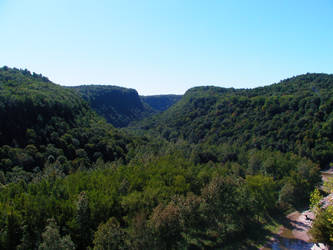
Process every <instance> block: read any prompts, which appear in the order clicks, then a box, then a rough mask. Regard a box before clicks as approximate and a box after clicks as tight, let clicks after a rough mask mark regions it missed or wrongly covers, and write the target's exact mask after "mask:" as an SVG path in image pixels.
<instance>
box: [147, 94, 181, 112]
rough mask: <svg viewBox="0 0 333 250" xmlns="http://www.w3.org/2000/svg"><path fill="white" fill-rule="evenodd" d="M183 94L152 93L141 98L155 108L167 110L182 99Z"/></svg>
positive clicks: (160, 110)
mask: <svg viewBox="0 0 333 250" xmlns="http://www.w3.org/2000/svg"><path fill="white" fill-rule="evenodd" d="M181 97H182V96H181V95H151V96H141V100H142V101H143V102H145V103H147V104H148V105H149V106H150V107H152V108H153V109H154V110H157V111H159V112H162V111H165V110H167V109H168V108H170V107H171V106H172V105H174V104H175V103H176V102H178V101H179V100H180V98H181Z"/></svg>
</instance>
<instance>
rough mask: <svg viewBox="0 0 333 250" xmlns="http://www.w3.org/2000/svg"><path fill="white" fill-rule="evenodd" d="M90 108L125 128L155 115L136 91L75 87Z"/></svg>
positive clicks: (118, 88) (87, 86) (99, 86)
mask: <svg viewBox="0 0 333 250" xmlns="http://www.w3.org/2000/svg"><path fill="white" fill-rule="evenodd" d="M73 89H75V90H77V91H78V92H79V93H80V95H81V96H82V97H83V98H84V99H85V100H87V101H88V103H89V104H90V106H91V107H92V108H93V109H94V110H95V111H96V112H97V113H98V114H99V115H101V116H103V117H104V118H105V119H106V120H107V121H108V122H109V123H111V124H112V125H113V126H115V127H125V126H127V125H128V124H129V123H130V122H132V121H136V120H139V119H142V118H143V117H146V116H149V115H151V114H152V113H153V110H152V109H151V108H150V107H149V106H147V105H145V104H144V103H143V102H142V101H141V99H140V97H139V95H138V93H137V91H136V90H134V89H127V88H122V87H117V86H110V85H83V86H78V87H73Z"/></svg>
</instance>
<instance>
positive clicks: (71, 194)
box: [0, 67, 333, 249]
mask: <svg viewBox="0 0 333 250" xmlns="http://www.w3.org/2000/svg"><path fill="white" fill-rule="evenodd" d="M332 83H333V76H331V75H324V74H307V75H302V76H298V77H294V78H291V79H288V80H285V81H282V82H280V83H278V84H273V85H271V86H267V87H262V88H256V89H251V90H246V89H241V90H236V89H224V88H217V87H198V88H193V89H190V90H189V91H188V92H187V93H186V94H185V95H184V96H183V97H182V98H181V99H180V100H179V101H178V102H177V99H178V97H177V98H175V99H173V101H172V104H174V103H175V104H174V105H170V108H169V109H167V110H166V111H164V112H162V113H159V114H156V115H154V116H151V114H152V113H150V114H149V115H150V117H146V118H144V119H142V120H141V121H139V122H137V123H135V124H134V125H132V126H130V127H128V128H125V129H118V128H115V127H114V126H112V125H111V124H108V123H107V122H106V120H108V119H106V120H105V119H103V118H102V117H100V116H99V114H100V115H103V116H104V117H105V115H107V116H109V117H110V119H111V120H108V121H109V122H110V121H113V120H114V121H115V122H117V119H118V118H119V119H120V121H119V123H115V124H116V125H117V126H126V125H127V124H129V120H128V119H127V118H128V117H130V116H119V115H118V114H116V113H118V112H119V110H122V111H124V112H121V113H122V114H124V113H126V112H127V111H128V110H129V112H132V111H133V110H134V109H132V108H131V107H138V106H140V104H139V103H141V104H142V102H139V101H140V97H138V95H137V93H136V91H134V90H126V89H121V88H119V89H118V88H115V87H105V90H102V89H103V88H104V87H103V86H96V88H95V87H93V86H87V87H82V86H81V87H80V88H81V89H80V90H79V92H78V89H73V88H65V87H61V86H59V85H56V84H54V83H52V82H50V81H49V80H48V79H47V78H46V77H44V76H42V75H38V74H35V73H30V72H29V71H28V70H18V69H11V68H8V67H3V68H1V69H0V121H1V124H0V249H221V248H223V249H251V248H258V246H261V245H262V244H264V243H265V241H266V240H267V239H268V238H269V237H270V231H269V230H268V229H267V225H269V224H270V223H272V220H273V219H274V218H276V217H278V216H280V215H281V214H283V213H284V212H285V211H289V210H290V209H292V208H295V207H298V206H304V205H306V204H307V203H308V201H309V197H310V193H311V192H312V191H313V190H314V189H315V188H316V187H318V186H319V185H321V177H320V172H319V170H320V168H324V167H326V166H328V165H329V163H330V159H332V132H333V131H332V129H333V122H332V121H333V117H332V114H331V111H332V107H333V99H332V96H333V95H332V87H331V86H333V85H332ZM111 90H112V91H111ZM104 91H105V93H107V94H110V93H111V92H114V91H118V92H119V93H120V94H119V93H118V95H117V96H120V95H122V94H121V93H123V95H124V96H125V97H126V98H129V99H126V98H125V97H124V99H125V100H126V105H124V106H123V105H122V104H123V101H124V99H122V100H120V99H117V98H111V97H110V96H109V97H102V98H100V97H101V96H103V92H104ZM109 91H111V92H109ZM98 96H99V98H97V97H98ZM130 96H132V97H130ZM103 98H105V99H103ZM138 98H139V99H138ZM97 99H99V100H98V101H97V102H101V103H99V104H98V107H99V108H100V109H99V108H96V106H94V104H93V103H94V101H95V100H97ZM103 100H104V101H103ZM127 100H128V102H127ZM103 102H105V103H106V104H105V105H106V106H103V105H104V104H103ZM111 102H115V103H114V104H112V105H109V104H110V103H111ZM118 102H119V103H118ZM163 103H164V101H161V102H160V104H161V106H159V107H162V106H163V105H166V104H165V103H164V104H163ZM162 104H163V105H162ZM170 104H171V102H170ZM113 105H115V106H116V105H119V106H118V107H119V109H117V110H116V111H114V110H112V109H109V107H110V106H113ZM131 105H133V106H131ZM145 105H147V106H145ZM168 105H169V104H167V106H168ZM94 107H95V110H94ZM141 107H142V110H148V111H149V110H153V108H152V107H150V108H149V106H148V104H142V106H141ZM146 107H148V108H147V109H146ZM164 107H165V106H164ZM98 109H99V110H100V111H101V112H102V113H100V112H99V111H98ZM154 109H155V110H156V109H157V110H158V108H154ZM126 110H127V111H126ZM103 112H105V113H104V114H103ZM109 112H110V113H109ZM112 112H116V113H112ZM134 112H135V111H134ZM137 112H139V111H137ZM143 112H146V111H143ZM153 112H154V111H153ZM143 117H145V116H142V117H141V118H143ZM141 118H139V117H136V118H135V119H141ZM131 119H132V118H131Z"/></svg>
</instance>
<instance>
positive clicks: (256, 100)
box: [135, 74, 333, 168]
mask: <svg viewBox="0 0 333 250" xmlns="http://www.w3.org/2000/svg"><path fill="white" fill-rule="evenodd" d="M332 109H333V76H332V75H326V74H306V75H301V76H297V77H293V78H290V79H287V80H284V81H281V82H280V83H278V84H273V85H271V86H267V87H260V88H255V89H225V88H218V87H197V88H193V89H190V90H188V91H187V92H186V94H185V95H184V97H183V98H182V99H181V100H180V101H179V102H178V103H177V104H175V105H174V106H172V107H171V108H170V109H169V110H167V111H166V112H164V113H162V114H161V115H159V116H156V117H154V118H153V119H146V120H144V121H142V122H141V123H140V124H139V125H137V126H136V127H135V129H136V130H138V129H139V130H140V129H141V130H149V131H150V133H157V134H159V135H161V136H162V137H163V138H166V139H167V140H169V141H177V140H179V138H182V139H184V140H186V141H188V142H189V143H194V144H204V145H207V147H210V146H214V147H215V146H217V147H219V145H223V144H232V145H238V146H245V147H246V149H259V150H260V149H269V150H278V151H281V152H284V153H286V152H293V153H295V154H297V155H300V156H303V157H306V158H309V159H311V160H312V161H314V162H316V163H319V164H320V166H321V167H322V168H325V167H327V166H328V165H329V163H330V161H331V159H332V158H333V143H332V140H333V113H332ZM214 158H216V157H214V156H212V158H211V160H214Z"/></svg>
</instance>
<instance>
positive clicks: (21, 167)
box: [0, 67, 133, 182]
mask: <svg viewBox="0 0 333 250" xmlns="http://www.w3.org/2000/svg"><path fill="white" fill-rule="evenodd" d="M132 142H133V141H132V139H131V138H130V137H129V136H125V135H124V134H122V133H120V132H119V131H118V130H116V129H115V128H113V127H112V126H111V125H109V124H107V123H106V122H104V121H103V120H102V119H101V118H100V117H99V116H97V115H96V113H95V112H93V111H92V110H91V108H90V107H89V105H88V103H87V102H86V101H84V100H83V99H82V98H81V97H80V96H79V95H78V94H77V93H76V92H75V91H74V90H72V89H69V88H65V87H61V86H59V85H56V84H54V83H52V82H51V81H49V80H48V79H47V78H46V77H44V76H42V75H39V74H35V73H30V72H29V71H28V70H19V69H15V68H14V69H12V68H8V67H3V68H0V172H4V173H5V176H6V177H5V178H6V179H7V181H8V182H12V181H15V180H17V179H22V178H23V179H25V180H27V179H29V178H31V176H30V173H32V172H34V173H35V174H36V173H38V172H39V171H40V170H42V169H43V168H44V166H45V164H48V163H50V162H58V161H59V164H60V163H61V169H62V170H61V171H64V173H68V172H70V171H73V170H75V169H76V168H78V167H80V166H84V167H87V166H90V165H91V164H93V163H94V162H96V160H97V159H99V158H100V159H102V160H104V161H114V160H117V159H123V160H124V159H125V158H126V153H127V151H128V150H129V148H130V147H129V144H130V143H132ZM14 170H15V174H13V171H14ZM59 171H60V170H59Z"/></svg>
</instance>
